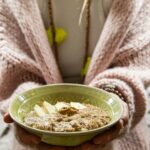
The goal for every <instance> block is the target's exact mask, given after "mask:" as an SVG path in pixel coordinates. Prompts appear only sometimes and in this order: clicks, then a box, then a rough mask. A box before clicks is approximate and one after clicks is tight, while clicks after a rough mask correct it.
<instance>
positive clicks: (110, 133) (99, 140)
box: [68, 101, 129, 150]
mask: <svg viewBox="0 0 150 150" xmlns="http://www.w3.org/2000/svg"><path fill="white" fill-rule="evenodd" d="M121 102H122V106H123V114H122V117H121V118H120V120H119V121H118V122H117V124H116V125H115V126H114V127H112V128H111V129H109V130H107V131H106V132H104V133H102V134H100V135H98V136H96V137H95V138H94V139H93V140H92V141H90V142H87V143H85V144H82V145H81V146H79V147H74V148H68V150H94V149H97V148H98V147H100V146H101V147H103V146H104V145H105V144H107V143H109V142H111V141H112V140H114V139H116V138H117V137H118V136H120V133H121V131H122V130H123V129H124V128H125V126H126V125H127V123H128V119H129V111H128V106H127V104H126V103H125V102H124V101H121Z"/></svg>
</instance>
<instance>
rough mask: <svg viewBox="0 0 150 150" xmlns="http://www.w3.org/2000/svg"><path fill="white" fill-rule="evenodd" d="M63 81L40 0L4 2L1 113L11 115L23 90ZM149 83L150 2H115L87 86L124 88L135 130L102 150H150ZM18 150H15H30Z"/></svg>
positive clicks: (0, 7) (0, 4)
mask: <svg viewBox="0 0 150 150" xmlns="http://www.w3.org/2000/svg"><path fill="white" fill-rule="evenodd" d="M59 82H63V79H62V77H61V74H60V71H59V69H58V66H57V62H56V60H55V58H54V55H53V52H52V49H51V48H50V46H49V43H48V40H47V36H46V34H45V28H44V25H43V22H42V19H41V16H40V11H39V9H38V5H37V3H36V0H0V100H1V104H0V107H1V110H2V111H3V112H4V111H6V110H7V108H8V104H9V102H10V100H11V99H12V98H13V97H14V96H15V95H16V94H18V93H20V92H22V91H24V90H27V89H30V88H33V87H37V86H39V85H42V84H45V83H46V84H51V83H59ZM149 83H150V2H149V0H113V4H112V7H111V10H110V13H109V15H108V19H107V21H106V23H105V26H104V29H103V32H102V34H101V36H100V38H99V40H98V43H97V46H96V48H95V51H94V53H93V56H92V62H91V65H90V67H89V70H88V73H87V76H86V78H85V84H89V85H90V86H96V87H99V86H101V85H102V84H114V85H116V86H117V87H118V88H119V89H121V92H122V94H123V95H124V97H125V98H126V102H127V103H128V106H129V112H130V120H129V125H128V127H129V128H130V131H129V133H127V134H126V135H125V136H124V137H122V138H118V139H116V140H114V141H113V142H111V143H109V144H107V145H106V147H105V148H102V149H105V150H120V149H122V150H149V147H148V139H147V138H146V122H145V119H144V118H145V117H144V116H145V110H146V94H145V88H146V87H147V86H148V84H149ZM15 146H16V148H12V150H23V149H25V150H27V149H28V148H27V147H23V146H21V145H20V144H15ZM98 149H101V148H98ZM93 150H96V148H93Z"/></svg>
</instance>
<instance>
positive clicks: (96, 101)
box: [9, 84, 123, 146]
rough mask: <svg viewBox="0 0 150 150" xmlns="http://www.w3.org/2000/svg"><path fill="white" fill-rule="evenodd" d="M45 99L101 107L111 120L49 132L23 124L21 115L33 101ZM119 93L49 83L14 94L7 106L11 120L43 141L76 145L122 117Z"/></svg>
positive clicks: (23, 114)
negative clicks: (100, 124) (95, 125)
mask: <svg viewBox="0 0 150 150" xmlns="http://www.w3.org/2000/svg"><path fill="white" fill-rule="evenodd" d="M43 101H48V102H49V103H51V104H55V103H56V102H57V101H65V102H70V101H74V102H81V103H88V104H92V105H95V106H98V107H101V108H102V109H104V110H105V111H106V112H107V113H108V115H109V116H110V117H111V122H110V123H109V124H107V125H106V126H104V127H101V128H97V129H93V130H89V131H82V132H81V131H80V132H71V133H68V132H63V133H62V132H50V131H43V130H39V129H34V128H31V127H29V126H26V125H25V124H24V123H23V118H24V116H25V115H26V114H27V113H28V112H30V111H31V110H32V109H33V107H34V106H35V104H39V105H40V104H42V102H43ZM120 101H121V100H120V99H119V97H118V96H116V95H114V94H111V93H108V92H106V91H103V90H100V89H98V88H93V87H89V86H84V85H79V84H52V85H47V86H42V87H39V88H36V89H32V90H29V91H26V92H24V93H22V94H20V95H18V96H17V97H16V99H14V100H13V101H12V102H11V104H10V107H9V113H10V115H11V117H12V118H13V120H14V121H15V122H16V123H17V124H18V125H19V126H21V127H23V128H24V129H26V130H27V131H28V132H30V133H33V134H36V135H38V136H40V137H41V138H42V141H43V142H45V143H48V144H51V145H59V146H77V145H80V144H82V143H84V142H86V141H89V140H91V139H92V138H93V137H94V136H96V135H97V134H100V133H102V132H104V131H105V130H107V129H109V128H110V127H111V126H113V125H114V124H115V123H116V122H117V121H118V120H119V119H120V117H121V115H122V112H123V108H122V105H121V102H120Z"/></svg>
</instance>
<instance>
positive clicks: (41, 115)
mask: <svg viewBox="0 0 150 150" xmlns="http://www.w3.org/2000/svg"><path fill="white" fill-rule="evenodd" d="M34 110H35V112H36V114H37V115H38V116H39V117H43V116H45V115H46V113H45V112H44V110H43V108H42V107H40V106H39V105H35V106H34Z"/></svg>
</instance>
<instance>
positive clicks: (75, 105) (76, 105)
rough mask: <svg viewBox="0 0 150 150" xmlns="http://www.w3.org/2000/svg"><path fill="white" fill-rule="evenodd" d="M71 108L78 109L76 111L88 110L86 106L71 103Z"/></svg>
mask: <svg viewBox="0 0 150 150" xmlns="http://www.w3.org/2000/svg"><path fill="white" fill-rule="evenodd" d="M70 105H71V107H73V108H76V109H84V108H86V106H85V105H83V104H81V103H78V102H71V103H70Z"/></svg>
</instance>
